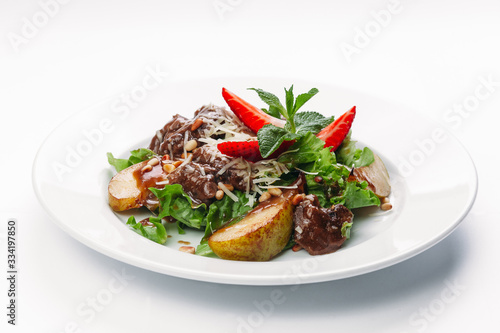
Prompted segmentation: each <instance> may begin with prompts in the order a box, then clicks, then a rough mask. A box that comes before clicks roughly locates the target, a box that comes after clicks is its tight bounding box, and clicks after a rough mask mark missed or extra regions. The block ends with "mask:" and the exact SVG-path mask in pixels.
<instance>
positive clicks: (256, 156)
mask: <svg viewBox="0 0 500 333" xmlns="http://www.w3.org/2000/svg"><path fill="white" fill-rule="evenodd" d="M294 142H295V141H284V142H283V143H282V144H281V146H280V147H279V148H278V149H277V150H276V151H275V152H274V153H272V154H271V156H269V157H268V158H277V157H278V156H279V155H281V154H282V153H284V152H285V151H287V150H288V148H290V146H291V145H293V143H294ZM217 148H219V151H220V152H221V153H223V154H225V155H228V156H232V157H243V158H244V159H245V160H247V161H250V162H257V161H260V160H263V158H262V155H261V154H260V149H259V142H258V141H257V140H255V141H225V142H221V143H219V144H218V145H217Z"/></svg>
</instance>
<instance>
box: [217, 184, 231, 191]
mask: <svg viewBox="0 0 500 333" xmlns="http://www.w3.org/2000/svg"><path fill="white" fill-rule="evenodd" d="M223 185H224V187H225V188H227V189H228V190H229V191H231V192H232V191H234V186H233V185H231V184H223ZM217 187H218V188H219V190H222V189H221V187H220V186H219V185H217Z"/></svg>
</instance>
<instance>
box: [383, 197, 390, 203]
mask: <svg viewBox="0 0 500 333" xmlns="http://www.w3.org/2000/svg"><path fill="white" fill-rule="evenodd" d="M389 202H390V200H389V198H388V197H384V198H383V199H382V203H389Z"/></svg>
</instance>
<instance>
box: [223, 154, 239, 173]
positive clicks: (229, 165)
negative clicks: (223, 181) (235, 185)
mask: <svg viewBox="0 0 500 333" xmlns="http://www.w3.org/2000/svg"><path fill="white" fill-rule="evenodd" d="M241 160H242V158H241V157H238V158H235V159H234V160H232V161H231V162H229V163H228V164H226V165H224V166H223V167H222V168H221V169H220V170H219V172H217V174H218V175H222V174H223V173H224V172H226V170H227V169H229V168H230V167H232V166H233V165H235V164H236V163H241Z"/></svg>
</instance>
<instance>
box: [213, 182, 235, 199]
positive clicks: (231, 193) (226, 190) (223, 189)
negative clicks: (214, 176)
mask: <svg viewBox="0 0 500 333" xmlns="http://www.w3.org/2000/svg"><path fill="white" fill-rule="evenodd" d="M217 185H219V187H220V189H221V190H222V191H224V193H226V195H227V196H228V197H230V198H231V199H233V201H235V202H238V197H237V196H236V195H234V193H233V192H231V191H229V190H228V189H227V187H226V186H225V185H224V184H222V183H221V182H219V183H218V184H217Z"/></svg>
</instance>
